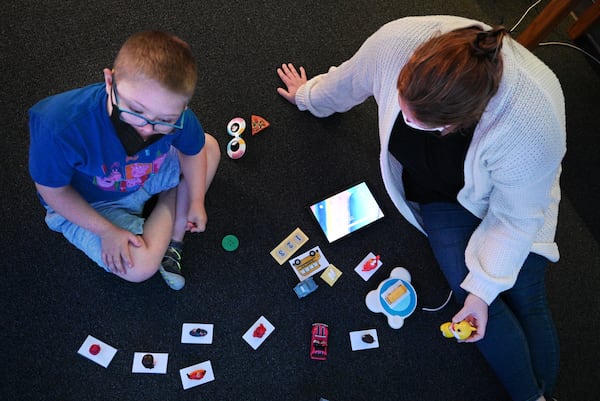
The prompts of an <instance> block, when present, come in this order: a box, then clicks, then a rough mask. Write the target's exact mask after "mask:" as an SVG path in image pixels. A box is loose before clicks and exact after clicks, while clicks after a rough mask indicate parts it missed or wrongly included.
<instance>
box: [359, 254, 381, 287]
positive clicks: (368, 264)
mask: <svg viewBox="0 0 600 401" xmlns="http://www.w3.org/2000/svg"><path fill="white" fill-rule="evenodd" d="M381 265H383V262H382V261H381V260H379V256H375V255H374V254H373V252H370V253H369V254H368V255H367V256H365V258H364V259H363V260H361V261H360V263H359V264H358V265H357V266H356V267H355V268H354V271H355V272H357V273H358V275H359V276H360V277H362V279H363V280H365V281H368V280H369V279H370V278H371V276H372V275H373V274H375V272H376V271H377V270H379V268H380V267H381Z"/></svg>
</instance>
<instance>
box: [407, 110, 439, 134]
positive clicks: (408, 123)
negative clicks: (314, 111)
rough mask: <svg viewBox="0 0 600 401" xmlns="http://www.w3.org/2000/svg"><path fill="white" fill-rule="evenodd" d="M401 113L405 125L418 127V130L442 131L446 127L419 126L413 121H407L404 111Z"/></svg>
mask: <svg viewBox="0 0 600 401" xmlns="http://www.w3.org/2000/svg"><path fill="white" fill-rule="evenodd" d="M401 114H402V118H403V119H404V123H405V124H406V125H408V126H409V127H411V128H414V129H418V130H421V131H440V132H442V131H443V130H445V129H446V127H439V128H425V127H421V126H419V125H417V124H415V123H413V122H410V121H408V120H407V119H406V116H405V115H404V113H402V112H401Z"/></svg>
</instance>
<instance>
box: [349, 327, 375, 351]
mask: <svg viewBox="0 0 600 401" xmlns="http://www.w3.org/2000/svg"><path fill="white" fill-rule="evenodd" d="M371 340H372V342H369V341H371ZM350 345H351V346H352V351H360V350H363V349H371V348H379V339H378V338H377V330H376V329H368V330H360V331H351V332H350Z"/></svg>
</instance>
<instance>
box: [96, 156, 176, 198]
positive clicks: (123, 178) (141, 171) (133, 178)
mask: <svg viewBox="0 0 600 401" xmlns="http://www.w3.org/2000/svg"><path fill="white" fill-rule="evenodd" d="M166 157H167V154H166V153H164V154H159V156H158V157H157V158H156V159H154V160H152V161H151V160H149V161H147V162H143V161H137V160H136V159H137V158H132V157H128V158H127V160H126V162H125V163H126V164H125V165H124V166H122V165H121V163H119V162H114V163H112V164H111V165H110V168H108V167H107V166H106V165H103V166H102V171H103V172H104V173H105V174H104V176H102V177H100V176H96V177H95V178H94V184H95V185H97V186H98V188H100V189H102V190H104V191H116V192H131V191H135V190H137V189H138V188H139V187H140V186H142V185H144V183H145V182H146V180H148V178H150V176H152V175H153V174H156V173H157V172H158V170H159V169H160V167H161V166H162V164H163V162H164V161H165V158H166ZM129 161H131V163H128V162H129Z"/></svg>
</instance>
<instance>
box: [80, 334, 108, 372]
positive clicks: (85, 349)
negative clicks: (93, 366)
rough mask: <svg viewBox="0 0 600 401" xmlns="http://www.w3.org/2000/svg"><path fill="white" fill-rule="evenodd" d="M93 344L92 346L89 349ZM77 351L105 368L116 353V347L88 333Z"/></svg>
mask: <svg viewBox="0 0 600 401" xmlns="http://www.w3.org/2000/svg"><path fill="white" fill-rule="evenodd" d="M93 345H94V348H93V349H91V347H92V346H93ZM98 347H99V349H98ZM96 351H97V353H96ZM77 353H78V354H79V355H83V356H84V357H86V358H88V359H89V360H91V361H93V362H96V363H97V364H98V365H100V366H103V367H105V368H106V367H107V366H108V364H110V362H111V361H112V359H113V357H114V356H115V354H116V353H117V349H116V348H114V347H111V346H110V345H108V344H106V343H105V342H103V341H100V340H98V339H97V338H95V337H92V336H89V335H88V336H87V338H86V339H85V341H84V342H83V344H82V345H81V347H79V351H77ZM94 354H95V355H94Z"/></svg>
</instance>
